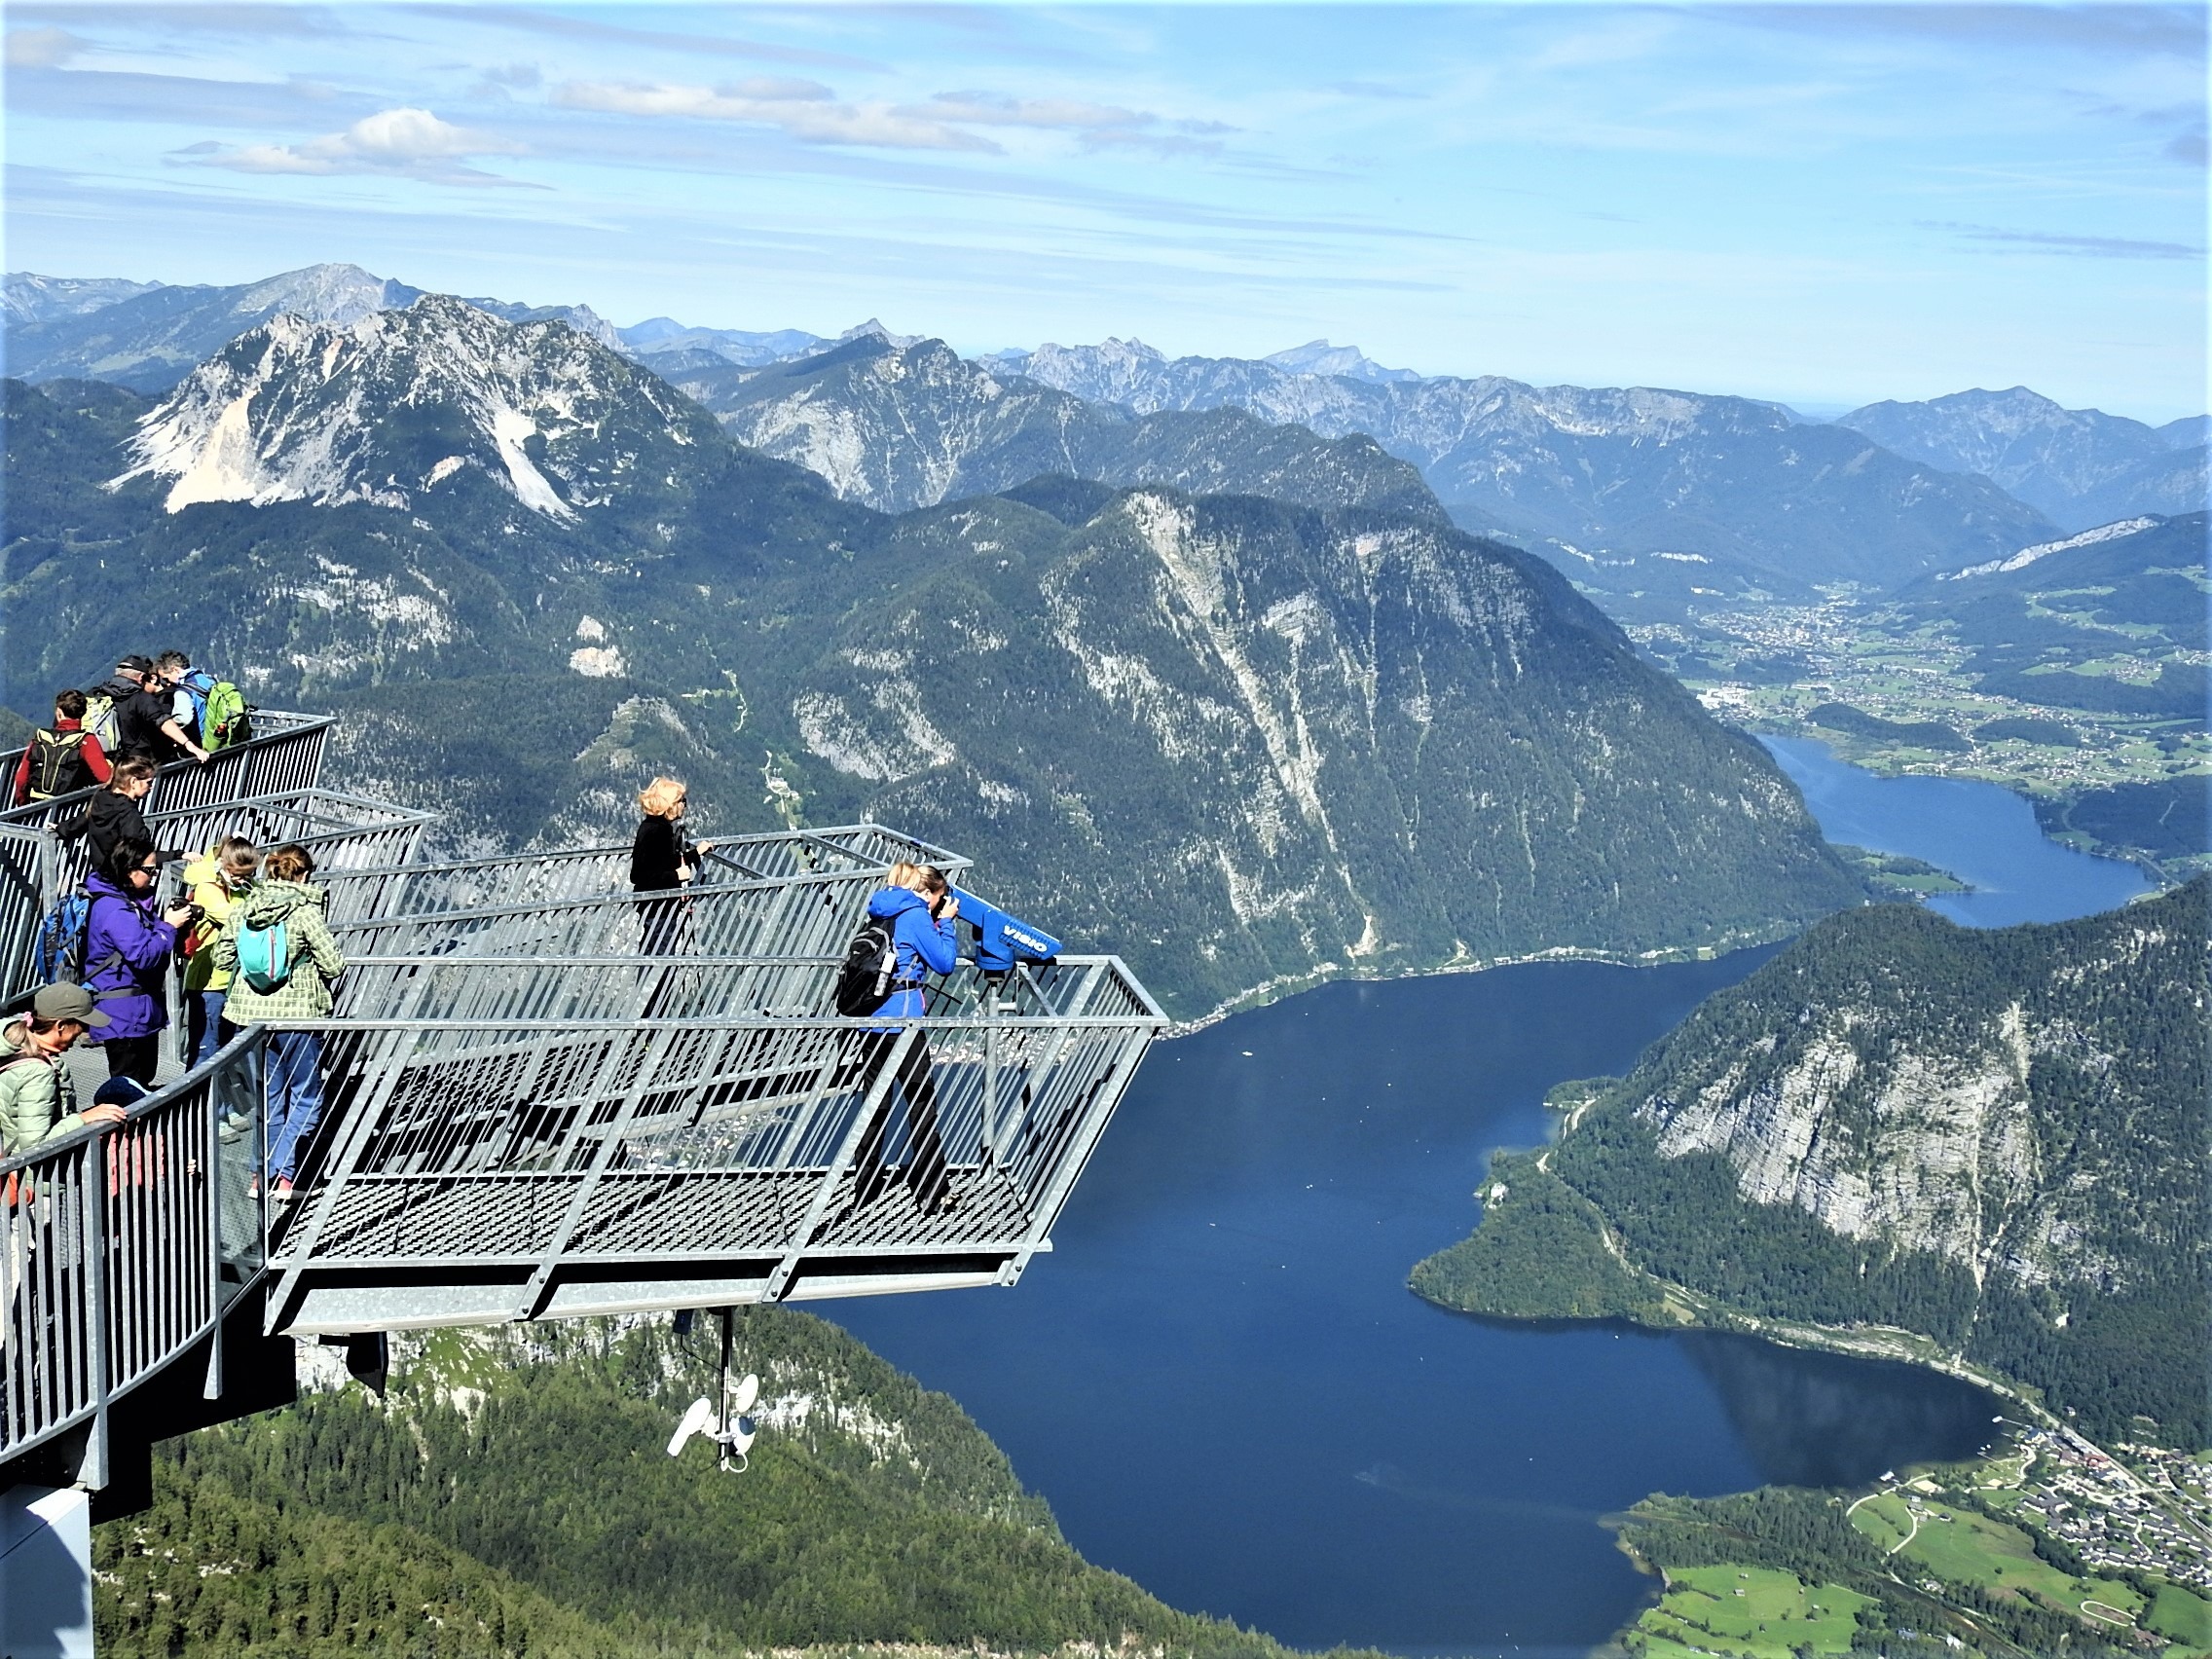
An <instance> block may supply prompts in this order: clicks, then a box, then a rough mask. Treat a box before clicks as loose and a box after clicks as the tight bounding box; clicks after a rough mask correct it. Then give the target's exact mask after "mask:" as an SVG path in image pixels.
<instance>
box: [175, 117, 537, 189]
mask: <svg viewBox="0 0 2212 1659" xmlns="http://www.w3.org/2000/svg"><path fill="white" fill-rule="evenodd" d="M522 153H523V146H522V145H520V144H517V143H514V142H513V141H512V140H509V139H505V138H500V137H498V136H495V135H494V134H492V133H489V132H478V131H474V130H472V129H469V128H465V127H456V126H455V125H454V124H453V123H452V122H450V121H443V120H440V119H439V118H438V117H437V116H435V115H432V114H431V113H430V112H429V111H428V110H426V109H387V110H380V111H378V112H377V113H376V114H375V115H371V116H364V117H363V118H362V119H361V120H359V121H356V122H354V123H353V125H352V126H350V127H349V128H347V129H346V130H345V131H343V132H333V133H330V134H328V135H327V136H324V137H321V138H315V139H312V140H310V141H309V142H307V143H305V144H245V145H239V146H224V145H208V144H195V145H193V146H191V147H190V149H189V150H186V151H180V152H178V154H179V155H184V156H189V157H190V158H191V165H193V166H208V167H225V168H228V169H229V170H231V171H232V172H244V173H307V174H316V175H330V174H335V173H354V174H362V173H366V174H377V175H382V176H385V177H390V178H412V179H419V180H421V181H423V182H424V183H427V184H465V185H486V184H507V185H511V184H515V183H517V182H519V181H517V180H514V179H508V178H501V177H499V176H498V175H497V174H494V173H488V172H484V171H482V170H481V169H479V168H476V167H472V166H467V165H466V163H467V162H468V161H470V160H471V159H473V158H475V157H478V156H516V155H521V154H522Z"/></svg>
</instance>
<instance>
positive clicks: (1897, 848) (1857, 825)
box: [1759, 737, 2151, 928]
mask: <svg viewBox="0 0 2212 1659" xmlns="http://www.w3.org/2000/svg"><path fill="white" fill-rule="evenodd" d="M1759 741H1760V742H1761V743H1763V744H1765V745H1766V748H1767V753H1769V754H1770V755H1772V756H1774V758H1775V760H1776V762H1777V763H1778V764H1780V766H1781V767H1782V769H1783V770H1784V771H1785V772H1788V774H1789V777H1790V780H1791V781H1792V782H1793V783H1795V784H1796V786H1797V788H1798V789H1799V790H1800V791H1802V792H1803V793H1804V796H1805V804H1806V805H1807V806H1809V807H1811V808H1812V809H1813V816H1814V817H1815V818H1816V819H1818V820H1819V821H1820V826H1821V833H1822V834H1824V835H1825V836H1826V837H1827V838H1828V839H1829V840H1831V841H1841V842H1846V843H1849V844H1850V845H1853V846H1859V847H1865V848H1867V849H1869V850H1870V851H1873V852H1877V853H1907V854H1910V855H1911V856H1912V857H1913V858H1916V859H1925V860H1927V861H1928V862H1929V863H1930V864H1932V865H1935V866H1937V867H1938V868H1941V869H1947V870H1949V871H1950V872H1951V873H1952V874H1953V875H1955V876H1957V877H1958V878H1959V879H1960V880H1961V881H1966V882H1971V883H1972V885H1973V888H1974V891H1973V892H1972V893H1953V894H1946V895H1943V896H1941V897H1939V898H1936V899H1933V900H1931V901H1929V908H1930V909H1932V910H1936V911H1937V912H1939V913H1941V914H1943V915H1945V916H1948V917H1950V918H1951V920H1952V921H1954V922H1958V923H1961V924H1963V925H1964V926H1967V927H1970V928H2009V927H2011V926H2013V925H2014V924H2016V923H2019V922H2061V921H2064V920H2066V919H2067V918H2068V917H2069V916H2086V915H2091V914H2094V913H2095V912H2096V911H2098V910H2110V909H2113V908H2115V907H2117V906H2119V905H2120V904H2124V903H2127V901H2128V900H2130V899H2132V898H2134V897H2135V895H2136V894H2138V893H2143V892H2147V891H2148V890H2149V888H2150V885H2151V884H2150V882H2149V881H2148V880H2146V879H2145V878H2144V875H2143V872H2142V871H2141V870H2139V869H2137V868H2136V867H2135V866H2133V865H2131V864H2122V863H2121V862H2120V861H2119V860H2118V859H2100V858H2092V857H2090V856H2089V855H2088V854H2087V853H2077V852H2075V851H2074V850H2073V849H2072V848H2071V847H2062V846H2060V845H2059V844H2058V843H2057V842H2056V841H2053V840H2050V839H2048V838H2047V837H2046V835H2045V834H2044V832H2043V830H2041V828H2039V827H2038V826H2037V824H2036V815H2035V809H2034V808H2033V807H2031V806H2029V805H2028V803H2027V801H2026V800H2024V799H2022V798H2021V797H2020V796H2019V795H2016V794H2014V793H2012V792H2011V791H2010V790H2008V789H2003V788H2001V787H1999V786H1998V785H1996V784H1984V783H1976V782H1974V781H1973V780H1972V779H1969V778H1881V777H1876V776H1875V775H1874V774H1873V773H1871V772H1869V771H1866V770H1864V769H1863V768H1862V767H1859V766H1853V765H1851V764H1849V763H1847V762H1845V761H1842V760H1838V759H1837V758H1836V757H1835V756H1834V755H1833V754H1832V753H1830V751H1829V749H1828V746H1827V745H1826V744H1825V743H1821V742H1819V741H1817V740H1815V739H1813V738H1807V737H1761V738H1760V739H1759Z"/></svg>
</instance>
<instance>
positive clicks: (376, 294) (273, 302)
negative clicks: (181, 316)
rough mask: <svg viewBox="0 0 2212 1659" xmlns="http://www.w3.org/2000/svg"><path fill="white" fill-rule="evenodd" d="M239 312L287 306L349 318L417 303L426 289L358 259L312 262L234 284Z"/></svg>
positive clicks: (298, 312) (311, 315)
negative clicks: (238, 285)
mask: <svg viewBox="0 0 2212 1659" xmlns="http://www.w3.org/2000/svg"><path fill="white" fill-rule="evenodd" d="M236 295H237V297H236V298H235V299H233V300H232V302H231V311H232V313H234V314H235V315H239V316H259V315H265V314H267V313H270V312H272V311H276V312H288V313H291V314H292V315H294V316H299V317H305V318H307V319H308V320H309V321H311V322H331V323H339V324H345V323H351V322H358V321H359V320H360V319H361V318H362V317H364V316H368V315H370V314H372V313H376V312H381V311H391V310H395V309H397V308H399V307H401V306H410V305H413V304H414V303H415V302H416V301H417V300H419V299H421V298H422V297H423V290H422V289H420V288H410V287H409V286H408V285H407V284H406V283H404V282H395V281H391V280H389V279H388V278H387V277H383V276H376V275H374V274H373V273H371V272H367V271H363V270H362V269H361V268H360V267H359V266H358V265H310V266H306V267H303V268H302V269H301V270H298V271H286V272H284V273H283V274H282V275H280V276H270V277H266V278H264V279H263V280H261V281H259V282H252V283H248V284H247V285H246V286H244V287H243V288H240V289H238V290H236Z"/></svg>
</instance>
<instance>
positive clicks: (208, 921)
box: [181, 835, 261, 1068]
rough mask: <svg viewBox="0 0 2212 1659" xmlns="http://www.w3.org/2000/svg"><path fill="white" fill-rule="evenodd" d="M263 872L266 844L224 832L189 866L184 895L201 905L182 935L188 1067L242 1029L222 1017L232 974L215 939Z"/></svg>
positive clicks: (202, 1058)
mask: <svg viewBox="0 0 2212 1659" xmlns="http://www.w3.org/2000/svg"><path fill="white" fill-rule="evenodd" d="M260 873H261V849H260V848H259V847H256V846H255V845H254V844H253V843H252V842H251V841H249V840H247V839H246V838H245V837H244V836H243V835H225V836H224V837H223V838H222V839H221V840H219V841H217V842H216V843H215V844H214V845H213V846H212V847H209V848H208V849H207V851H206V852H205V853H203V854H202V855H201V856H200V857H199V858H197V859H194V860H193V861H192V862H191V863H190V864H188V865H186V866H184V893H185V897H186V898H187V899H188V900H190V901H191V902H192V903H195V904H197V905H199V906H200V916H199V919H198V920H197V921H195V922H194V923H193V924H192V926H191V928H190V929H189V930H188V931H187V932H186V933H185V935H184V938H183V940H182V941H181V942H182V946H183V949H184V999H185V1000H184V1028H185V1032H186V1044H187V1046H186V1049H185V1054H186V1059H185V1065H186V1066H187V1067H188V1068H189V1067H192V1066H197V1065H200V1064H202V1063H203V1062H204V1061H207V1060H211V1059H213V1058H214V1057H215V1051H217V1050H218V1049H220V1048H221V1047H222V1046H223V1045H224V1044H225V1043H228V1042H229V1041H230V1040H231V1039H232V1038H233V1037H236V1036H237V1035H238V1034H239V1028H238V1027H237V1026H235V1025H233V1024H232V1023H231V1022H230V1021H229V1020H228V1019H225V1018H224V1017H223V999H224V998H225V997H227V996H229V995H230V992H231V976H230V975H229V974H227V973H223V972H221V971H219V970H218V969H217V968H216V966H215V940H216V939H217V937H218V936H219V935H221V933H222V931H223V928H224V925H225V924H226V923H228V922H229V921H230V919H231V912H232V911H233V910H234V909H236V908H237V907H238V903H239V901H240V900H241V899H243V898H244V897H245V896H246V894H248V893H250V892H251V891H252V890H253V882H254V877H255V876H257V875H259V874H260Z"/></svg>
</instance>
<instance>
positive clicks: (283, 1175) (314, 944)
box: [214, 843, 346, 1199]
mask: <svg viewBox="0 0 2212 1659" xmlns="http://www.w3.org/2000/svg"><path fill="white" fill-rule="evenodd" d="M313 873H314V859H313V855H311V854H310V853H309V852H308V850H307V849H306V848H305V847H302V846H297V845H293V844H290V843H287V844H286V845H284V846H281V847H278V848H276V850H275V851H274V852H272V853H270V855H269V856H268V857H267V858H265V859H263V860H262V861H261V885H260V886H258V887H256V888H255V889H254V890H253V891H252V892H251V893H249V894H248V895H246V897H245V899H244V901H243V902H242V903H240V904H239V905H238V906H237V907H236V908H235V909H233V910H232V911H231V919H230V920H229V921H227V922H225V923H224V924H223V931H222V933H221V934H219V935H218V936H217V937H216V940H215V957H214V961H215V972H216V973H218V974H229V975H232V976H233V978H232V980H231V989H230V994H229V996H227V997H226V998H225V999H224V1001H223V1017H224V1018H225V1019H227V1020H229V1021H230V1022H231V1023H232V1024H233V1025H263V1024H273V1023H275V1022H276V1021H278V1020H288V1019H290V1020H315V1019H328V1018H329V1017H330V1008H331V999H330V987H331V985H332V984H333V983H334V982H335V981H336V980H337V978H338V976H339V975H341V974H343V973H345V972H346V958H345V957H344V956H342V955H340V954H339V950H338V941H337V940H335V939H333V938H332V937H331V933H330V924H329V923H328V922H327V921H325V920H324V919H323V891H322V889H321V888H319V887H316V886H313V885H312V884H311V883H310V882H309V881H308V877H309V876H311V875H313ZM279 928H280V929H282V930H283V941H284V954H283V959H282V960H281V961H278V962H275V963H272V964H269V965H268V968H267V971H266V972H264V971H263V970H262V969H260V968H258V967H256V966H255V965H254V964H252V963H250V962H249V963H248V964H247V965H246V967H245V968H244V969H243V970H242V971H241V969H240V949H239V947H240V939H241V937H242V936H243V935H244V934H246V933H248V932H252V933H256V934H260V935H269V934H271V933H272V931H273V930H276V929H279ZM249 954H251V953H249ZM256 977H259V978H260V979H261V980H262V982H261V983H260V984H256V983H255V979H256ZM262 1094H263V1098H264V1100H265V1102H266V1108H267V1112H268V1118H269V1162H268V1171H267V1173H268V1176H269V1182H270V1187H271V1191H272V1192H273V1194H274V1196H275V1197H276V1198H278V1199H283V1198H289V1197H290V1196H291V1192H292V1177H293V1176H294V1175H296V1174H297V1173H298V1172H299V1156H300V1148H301V1146H302V1145H304V1144H305V1143H306V1141H307V1139H308V1137H309V1136H310V1135H312V1134H313V1133H314V1126H315V1124H316V1123H317V1122H319V1121H320V1120H321V1117H322V1033H321V1032H319V1031H276V1032H272V1033H271V1034H270V1038H269V1061H268V1071H267V1074H266V1082H265V1084H264V1086H263V1089H262Z"/></svg>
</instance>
